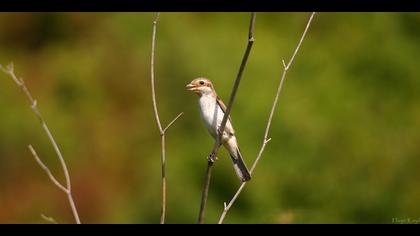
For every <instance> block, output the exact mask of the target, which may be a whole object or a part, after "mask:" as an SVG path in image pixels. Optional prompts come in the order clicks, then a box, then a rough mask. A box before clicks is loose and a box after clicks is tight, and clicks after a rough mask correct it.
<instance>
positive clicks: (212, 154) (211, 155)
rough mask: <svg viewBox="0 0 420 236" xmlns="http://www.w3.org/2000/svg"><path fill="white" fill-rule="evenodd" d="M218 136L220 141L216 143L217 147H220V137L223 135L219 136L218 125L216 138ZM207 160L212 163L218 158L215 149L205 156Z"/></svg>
mask: <svg viewBox="0 0 420 236" xmlns="http://www.w3.org/2000/svg"><path fill="white" fill-rule="evenodd" d="M219 137H220V141H219V142H218V143H217V145H218V146H217V149H219V148H220V146H222V140H221V139H222V138H223V137H221V136H220V125H219V126H218V127H217V137H216V138H219ZM217 149H214V150H217ZM207 160H208V161H209V162H212V163H214V162H215V161H217V160H219V158H218V157H217V156H216V152H215V151H213V152H212V153H211V154H210V155H209V156H208V157H207Z"/></svg>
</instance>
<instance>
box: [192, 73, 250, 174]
mask: <svg viewBox="0 0 420 236" xmlns="http://www.w3.org/2000/svg"><path fill="white" fill-rule="evenodd" d="M186 89H187V90H189V91H192V92H194V93H195V94H197V95H198V105H199V106H198V107H199V111H200V116H201V119H202V120H203V122H204V124H205V126H206V128H207V130H208V132H209V133H210V135H211V136H212V137H213V138H214V139H215V140H216V139H217V136H218V134H219V128H220V125H221V123H222V120H223V116H224V115H225V112H226V105H225V104H224V103H223V101H222V100H221V99H220V98H219V96H217V93H216V90H215V89H214V86H213V83H212V82H211V81H210V80H209V79H207V78H204V77H198V78H196V79H194V80H192V81H191V83H189V84H187V85H186ZM220 143H221V144H220V145H222V144H223V146H224V147H225V148H226V150H227V151H228V152H229V154H230V157H231V159H232V161H233V167H234V169H235V173H236V175H237V176H238V178H239V180H240V181H241V182H247V181H249V180H251V174H250V172H249V170H248V167H247V166H246V164H245V161H244V159H243V158H242V154H241V151H240V149H239V145H238V141H237V139H236V136H235V130H234V129H233V126H232V119H231V117H230V116H229V118H228V120H227V122H226V126H225V130H224V132H223V135H222V138H221V142H220Z"/></svg>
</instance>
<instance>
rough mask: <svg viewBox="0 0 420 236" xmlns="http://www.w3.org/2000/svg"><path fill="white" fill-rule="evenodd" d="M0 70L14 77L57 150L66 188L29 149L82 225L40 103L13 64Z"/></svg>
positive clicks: (63, 166)
mask: <svg viewBox="0 0 420 236" xmlns="http://www.w3.org/2000/svg"><path fill="white" fill-rule="evenodd" d="M0 68H1V69H2V70H3V71H4V72H5V73H6V74H8V75H9V76H10V77H12V79H13V80H14V81H15V83H16V84H17V85H18V86H19V87H20V88H21V89H22V91H23V92H24V93H25V95H26V97H27V98H28V100H29V102H30V104H31V108H32V111H33V112H34V113H35V115H36V117H37V118H38V120H39V122H40V123H41V126H42V128H43V129H44V131H45V133H46V134H47V136H48V139H49V140H50V143H51V145H52V146H53V147H54V150H55V152H56V154H57V157H58V159H59V160H60V163H61V167H62V169H63V172H64V176H65V179H66V186H64V185H62V184H60V183H59V182H58V181H57V179H56V178H55V177H54V175H53V174H52V173H51V171H50V170H49V169H48V167H47V166H46V165H45V164H44V163H43V162H42V161H41V159H40V158H39V157H38V155H37V154H36V152H35V150H34V148H33V147H32V146H31V145H29V146H28V147H29V150H30V151H31V153H32V155H33V156H34V158H35V160H36V161H37V163H38V164H39V165H40V166H41V168H42V169H43V170H44V171H45V172H46V173H47V174H48V176H49V177H50V179H51V181H52V182H53V183H54V184H55V185H56V186H57V187H58V188H59V189H61V190H62V191H63V192H64V193H65V194H66V195H67V198H68V201H69V204H70V207H71V210H72V212H73V216H74V219H75V221H76V223H77V224H80V218H79V214H78V212H77V209H76V204H75V203H74V200H73V196H72V191H71V181H70V174H69V171H68V168H67V165H66V162H65V160H64V157H63V155H62V154H61V151H60V148H59V147H58V144H57V142H56V141H55V139H54V137H53V135H52V134H51V131H50V129H49V128H48V126H47V123H46V122H45V121H44V119H43V118H42V116H41V112H40V111H39V109H38V103H37V101H36V100H35V99H34V98H33V97H32V95H31V93H30V92H29V90H28V88H27V87H26V85H25V82H24V81H23V79H22V78H18V77H17V76H16V75H15V72H14V68H13V64H12V63H11V64H9V65H8V66H7V67H6V68H5V67H3V66H1V65H0Z"/></svg>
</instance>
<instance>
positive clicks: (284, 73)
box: [219, 12, 315, 224]
mask: <svg viewBox="0 0 420 236" xmlns="http://www.w3.org/2000/svg"><path fill="white" fill-rule="evenodd" d="M314 15H315V12H312V14H311V16H310V17H309V20H308V23H307V24H306V27H305V30H304V31H303V34H302V36H301V38H300V40H299V43H298V45H297V46H296V48H295V50H294V52H293V54H292V57H291V58H290V60H289V62H288V63H287V64H286V63H285V61H284V60H282V63H283V73H282V75H281V78H280V83H279V85H278V87H277V93H276V96H275V98H274V102H273V105H272V107H271V112H270V116H269V118H268V122H267V126H266V128H265V133H264V140H263V144H262V146H261V149H260V151H259V152H258V155H257V158H256V159H255V161H254V163H253V164H252V167H251V170H250V173H252V172H253V171H254V170H255V167H256V166H257V164H258V162H259V160H260V158H261V156H262V153H263V152H264V150H265V146H266V145H267V143H268V142H270V140H271V138H268V133H269V131H270V127H271V121H272V119H273V115H274V111H275V109H276V105H277V102H278V99H279V96H280V93H281V90H282V87H283V83H284V80H285V78H286V74H287V71H288V70H289V68H290V66H291V65H292V62H293V60H294V58H295V56H296V54H297V52H298V51H299V48H300V46H301V45H302V42H303V40H304V38H305V36H306V32H307V31H308V29H309V26H310V25H311V22H312V19H313V17H314ZM245 184H246V182H244V183H242V184H241V185H240V186H239V189H238V190H237V191H236V193H235V195H234V196H233V198H232V199H231V200H230V202H229V204H226V203H224V210H223V213H222V215H221V216H220V219H219V224H222V223H223V220H224V219H225V217H226V214H227V212H228V211H229V209H230V208H231V207H232V205H233V204H234V203H235V201H236V199H237V198H238V197H239V195H240V194H241V192H242V190H243V189H244V187H245Z"/></svg>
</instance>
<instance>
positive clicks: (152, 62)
mask: <svg viewBox="0 0 420 236" xmlns="http://www.w3.org/2000/svg"><path fill="white" fill-rule="evenodd" d="M159 17H160V13H157V14H156V19H155V20H154V21H153V32H152V50H151V56H150V82H151V85H152V100H153V111H154V115H155V119H156V123H157V126H158V128H159V133H160V137H161V145H162V147H161V153H162V154H161V157H162V206H161V214H160V223H161V224H164V223H165V216H166V147H165V134H166V131H167V130H168V129H169V128H170V127H171V126H172V125H173V124H174V123H175V121H177V120H178V119H179V118H180V117H181V116H182V114H183V113H182V112H181V113H180V114H179V115H178V116H176V117H175V118H174V119H173V120H172V121H171V122H170V123H169V124H168V125H167V126H166V127H165V128H162V124H161V122H160V118H159V111H158V107H157V102H156V90H155V44H156V28H157V23H158V21H159Z"/></svg>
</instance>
